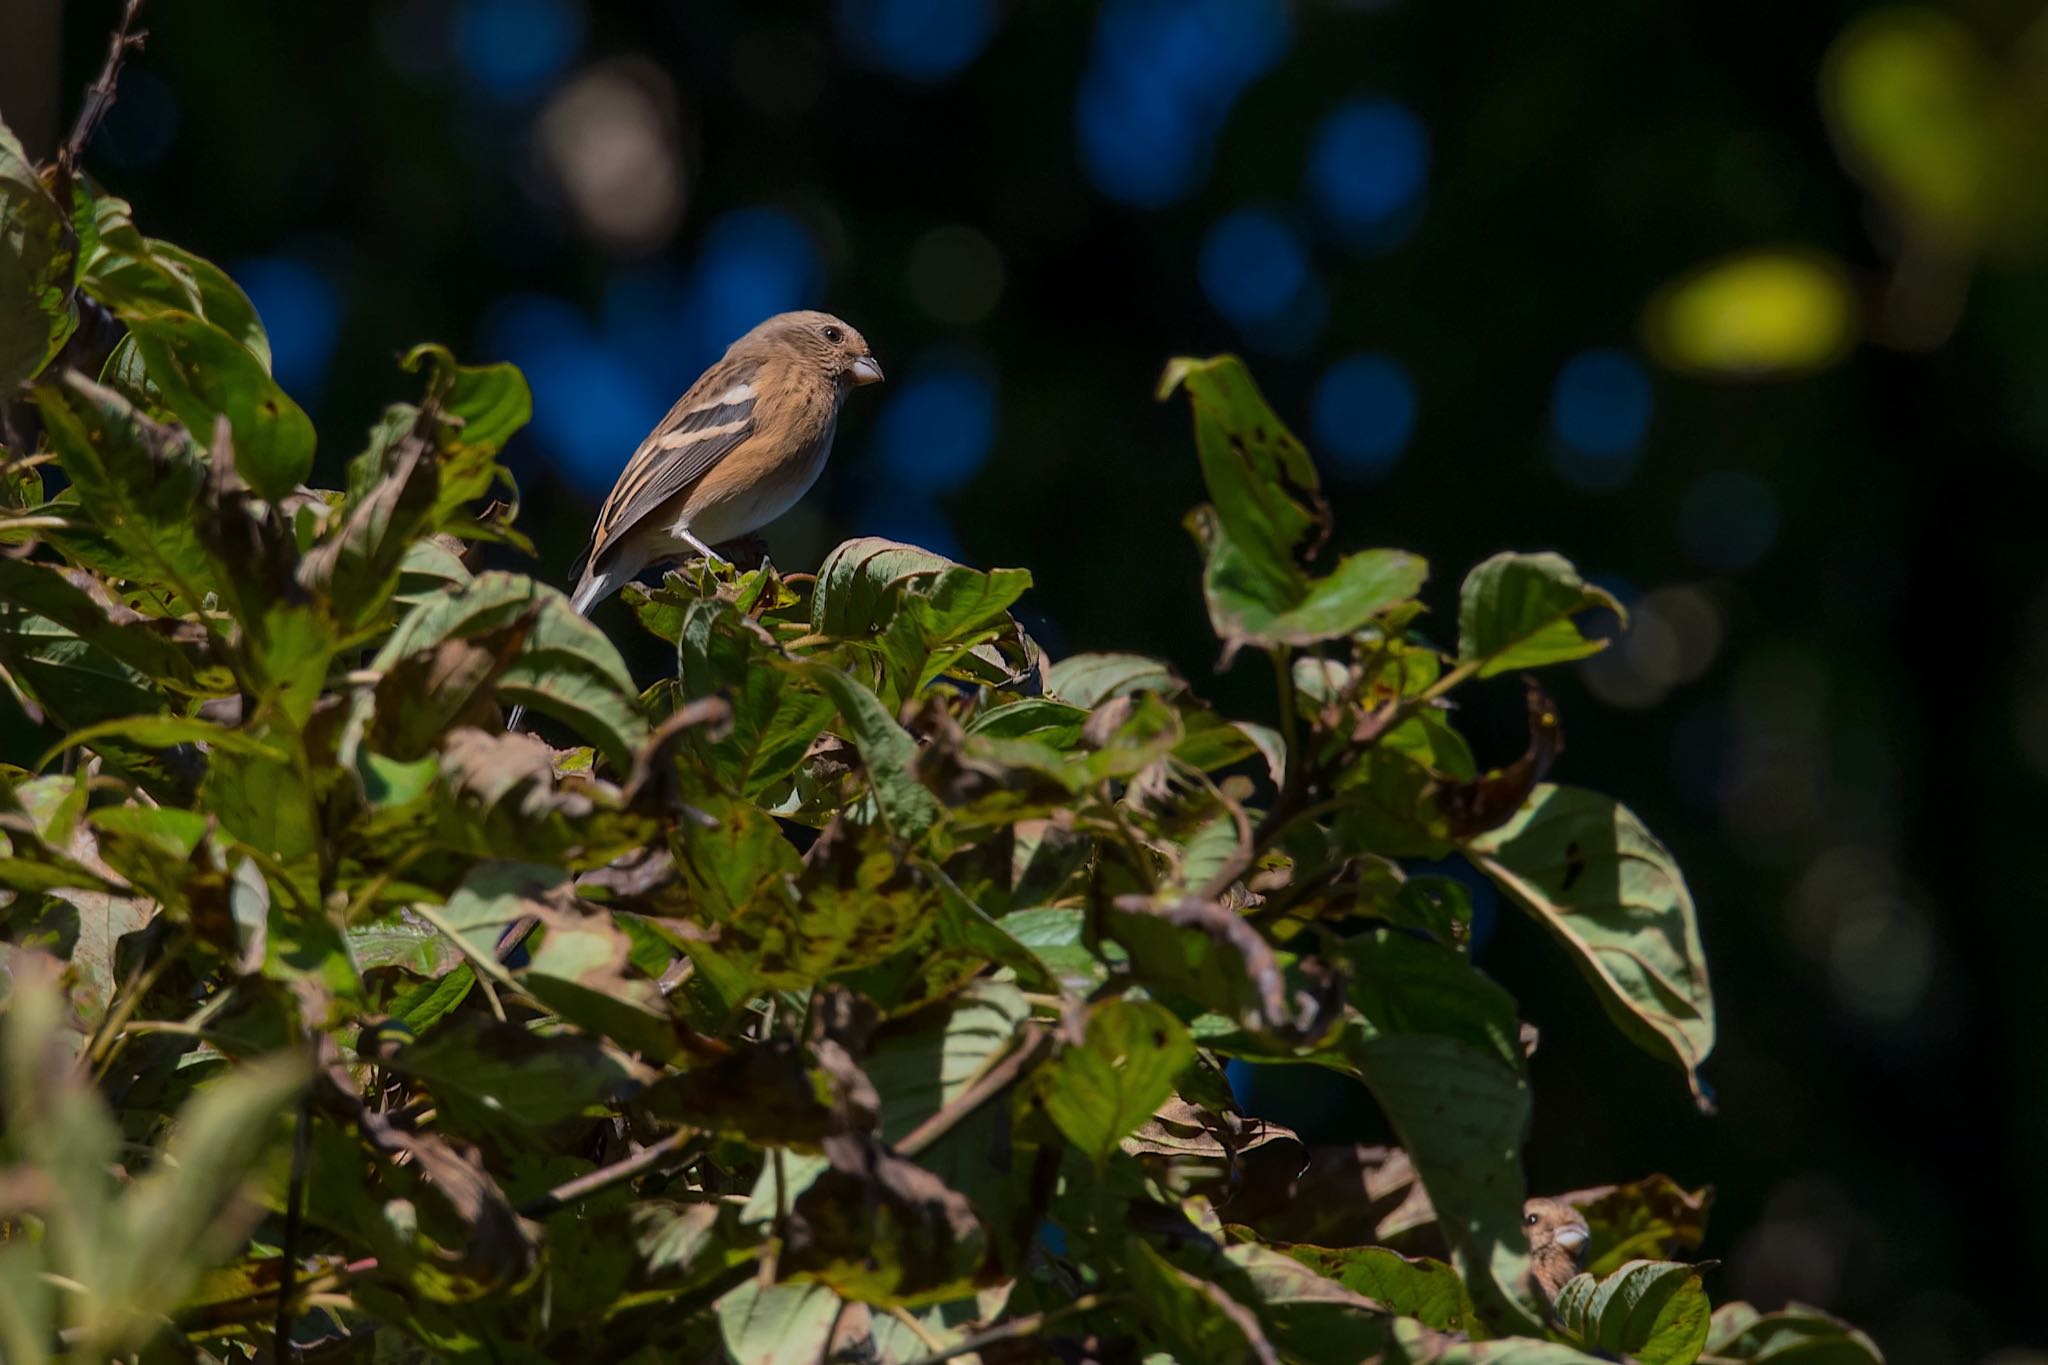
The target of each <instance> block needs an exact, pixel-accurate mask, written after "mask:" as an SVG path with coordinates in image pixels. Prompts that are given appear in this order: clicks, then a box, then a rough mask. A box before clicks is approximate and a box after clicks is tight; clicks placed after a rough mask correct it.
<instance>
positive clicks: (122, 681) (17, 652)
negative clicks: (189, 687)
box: [0, 610, 164, 757]
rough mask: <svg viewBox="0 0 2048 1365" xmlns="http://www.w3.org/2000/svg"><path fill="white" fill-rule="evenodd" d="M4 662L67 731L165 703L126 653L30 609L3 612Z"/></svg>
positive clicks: (0, 642) (0, 653)
mask: <svg viewBox="0 0 2048 1365" xmlns="http://www.w3.org/2000/svg"><path fill="white" fill-rule="evenodd" d="M0 665H5V667H6V669H7V672H8V674H9V675H10V676H11V677H12V678H13V680H14V683H15V685H16V686H17V687H19V688H20V689H21V690H22V691H23V692H24V693H26V694H27V695H28V696H29V697H31V698H33V699H34V700H35V701H36V702H37V703H39V704H40V705H41V706H42V708H43V709H44V710H45V711H46V712H48V713H49V715H50V717H51V719H53V720H55V721H56V722H57V723H58V724H59V725H60V726H62V727H64V728H65V729H67V730H76V729H84V728H87V727H90V726H96V725H98V724H100V723H102V722H106V721H111V720H114V719H116V718H119V717H125V716H135V715H139V714H144V713H149V712H155V711H159V710H161V709H162V708H163V706H164V696H163V694H162V693H161V692H159V691H158V690H157V688H156V687H155V685H154V684H153V683H152V682H151V681H150V679H149V678H148V677H147V676H145V675H144V674H142V673H140V672H138V671H136V670H135V669H134V668H132V667H130V666H129V665H128V664H127V663H125V662H123V661H122V658H121V656H120V655H117V654H114V653H111V652H108V651H106V650H102V649H100V648H99V647H98V646H96V645H94V644H93V643H92V642H90V641H88V640H84V639H81V638H79V637H78V636H76V635H74V634H72V633H71V632H70V631H68V630H66V629H65V628H64V627H62V626H60V625H58V624H57V623H56V622H55V621H51V620H49V619H47V618H45V617H42V616H37V615H33V614H30V613H27V612H20V611H12V610H8V611H0ZM109 756H110V757H112V756H113V753H112V752H111V751H110V752H109Z"/></svg>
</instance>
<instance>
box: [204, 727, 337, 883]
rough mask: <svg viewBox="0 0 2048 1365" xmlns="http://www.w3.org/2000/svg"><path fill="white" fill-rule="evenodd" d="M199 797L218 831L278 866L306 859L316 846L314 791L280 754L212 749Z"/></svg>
mask: <svg viewBox="0 0 2048 1365" xmlns="http://www.w3.org/2000/svg"><path fill="white" fill-rule="evenodd" d="M199 795H200V801H201V803H202V804H203V807H204V809H206V810H207V811H209V812H211V813H212V814H214V815H215V816H217V817H218V818H219V820H220V825H221V828H222V829H223V830H225V831H227V833H228V834H230V835H232V836H233V837H234V838H236V839H238V840H240V841H241V842H242V843H244V844H247V845H248V846H249V847H251V848H253V849H255V850H257V851H258V852H261V853H266V854H269V855H270V856H271V857H273V858H275V859H277V860H278V861H279V862H282V863H287V864H289V863H295V862H297V861H298V860H300V859H302V858H310V857H311V856H312V855H313V852H314V850H315V848H316V847H317V841H318V838H319V834H318V829H319V826H318V823H317V821H318V817H317V814H316V811H315V808H314V802H315V797H314V793H313V792H312V791H311V790H310V789H309V788H308V787H307V786H306V783H305V780H304V777H303V775H302V773H301V771H300V770H299V769H298V768H297V767H295V766H294V765H293V764H292V763H291V761H290V760H288V759H287V758H285V757H284V756H283V755H281V754H274V753H265V752H261V751H256V750H251V749H249V748H246V747H243V746H241V745H235V746H231V747H222V748H217V749H215V750H214V751H213V753H212V755H211V756H210V757H209V759H208V761H207V765H206V781H205V784H204V785H203V786H202V787H201V788H200V793H199Z"/></svg>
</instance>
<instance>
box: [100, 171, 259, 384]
mask: <svg viewBox="0 0 2048 1365" xmlns="http://www.w3.org/2000/svg"><path fill="white" fill-rule="evenodd" d="M72 197H73V201H74V211H73V214H72V221H73V224H74V226H76V227H77V229H78V236H79V242H80V245H81V248H82V250H81V253H80V262H79V271H78V285H79V288H81V289H83V290H84V291H85V292H86V293H87V294H90V295H91V296H92V297H93V298H95V299H98V300H99V301H100V302H101V303H103V304H105V305H106V306H107V307H108V308H110V309H112V310H113V311H114V313H115V314H116V315H118V316H122V317H125V316H126V315H127V314H128V313H129V312H130V311H137V312H148V311H150V310H152V309H161V308H173V309H177V310H179V311H181V312H186V313H201V314H203V312H204V309H205V307H206V301H205V297H204V295H203V294H202V292H201V290H200V287H199V281H198V280H197V279H196V278H194V277H193V275H192V273H191V272H190V271H189V270H188V269H186V267H185V265H184V263H183V261H182V260H180V259H179V257H180V256H182V255H183V253H175V254H174V253H170V252H163V251H160V250H159V249H158V248H159V247H160V246H161V245H162V244H161V243H158V242H155V241H152V240H150V239H149V238H147V237H144V236H143V235H142V233H141V231H140V230H138V229H137V228H136V226H135V219H134V215H133V210H132V209H131V208H130V206H129V204H128V201H127V200H125V199H122V198H120V197H118V196H116V195H112V194H108V193H107V192H106V191H105V190H104V189H103V188H101V187H100V186H99V185H97V184H94V183H92V182H91V181H90V180H89V179H87V178H86V177H83V176H81V177H80V178H79V180H78V181H77V183H75V184H74V186H73V189H72ZM266 364H267V357H266Z"/></svg>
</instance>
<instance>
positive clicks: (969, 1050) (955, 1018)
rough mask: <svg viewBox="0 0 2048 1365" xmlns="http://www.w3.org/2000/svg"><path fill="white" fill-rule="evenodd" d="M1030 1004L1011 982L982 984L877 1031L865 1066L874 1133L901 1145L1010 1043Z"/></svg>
mask: <svg viewBox="0 0 2048 1365" xmlns="http://www.w3.org/2000/svg"><path fill="white" fill-rule="evenodd" d="M1030 1017H1031V1007H1030V1006H1029V1005H1027V1004H1025V1002H1024V996H1023V994H1022V993H1021V992H1020V991H1018V989H1017V988H1016V987H1015V986H1011V985H1008V984H1005V983H1001V982H994V981H979V982H976V983H975V984H974V985H973V986H972V987H971V988H969V989H968V990H967V991H966V992H964V993H963V994H961V995H960V996H958V997H957V998H955V999H954V1000H952V1001H950V1002H947V1003H946V1004H943V1005H937V1006H933V1007H932V1008H930V1009H928V1010H924V1011H921V1012H919V1013H918V1014H916V1015H913V1016H911V1017H910V1018H907V1019H904V1020H902V1021H900V1022H898V1023H895V1024H892V1025H891V1026H889V1027H888V1028H886V1029H884V1030H882V1031H881V1032H879V1033H878V1034H876V1036H875V1039H874V1042H873V1044H872V1046H871V1048H870V1049H869V1055H868V1059H867V1061H866V1063H865V1065H864V1067H863V1070H865V1071H866V1072H867V1076H868V1080H869V1081H871V1082H872V1083H873V1084H874V1087H875V1092H876V1094H877V1095H879V1096H880V1097H881V1107H880V1111H879V1112H880V1120H879V1125H878V1131H879V1133H880V1135H881V1137H882V1140H883V1141H885V1142H889V1143H895V1142H900V1141H902V1139H903V1138H904V1137H905V1136H906V1135H907V1134H909V1133H910V1132H911V1131H912V1130H913V1129H915V1128H916V1127H917V1126H918V1125H919V1124H920V1123H923V1122H924V1121H925V1120H926V1119H928V1118H930V1117H931V1116H932V1115H933V1114H936V1113H938V1112H939V1110H941V1109H943V1108H944V1107H945V1106H946V1105H947V1104H948V1103H949V1102H950V1101H952V1100H954V1099H956V1098H958V1096H959V1095H960V1094H961V1092H963V1091H964V1090H966V1088H967V1087H968V1086H969V1085H970V1084H972V1083H973V1081H974V1079H975V1078H976V1077H977V1076H979V1075H981V1073H982V1072H983V1071H984V1070H986V1069H987V1068H988V1066H989V1065H990V1064H991V1063H992V1062H993V1061H994V1060H995V1059H996V1058H997V1057H998V1056H1000V1055H1002V1054H1003V1053H1005V1052H1007V1051H1008V1050H1009V1049H1010V1047H1011V1046H1012V1045H1013V1044H1014V1043H1015V1041H1016V1038H1017V1031H1018V1029H1019V1028H1021V1027H1022V1026H1023V1024H1024V1022H1025V1021H1026V1020H1027V1019H1029V1018H1030Z"/></svg>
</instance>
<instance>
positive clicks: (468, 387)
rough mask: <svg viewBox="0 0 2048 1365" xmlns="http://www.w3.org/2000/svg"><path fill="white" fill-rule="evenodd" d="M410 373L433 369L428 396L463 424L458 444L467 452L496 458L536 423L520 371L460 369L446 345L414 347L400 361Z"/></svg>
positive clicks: (530, 396) (477, 367)
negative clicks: (499, 452)
mask: <svg viewBox="0 0 2048 1365" xmlns="http://www.w3.org/2000/svg"><path fill="white" fill-rule="evenodd" d="M399 363H400V364H402V365H403V366H404V367H405V368H406V369H407V370H411V371H417V370H419V369H420V367H421V366H422V365H426V366H429V367H430V368H431V373H430V376H429V379H428V396H429V397H430V398H432V399H434V400H436V401H437V402H438V403H439V404H440V407H441V411H442V412H443V413H444V414H445V415H446V416H448V417H450V418H452V419H454V421H455V422H456V423H457V424H458V425H457V430H456V434H455V436H454V438H453V443H454V444H455V445H456V446H457V447H459V448H460V449H462V450H464V451H479V452H483V453H485V454H496V453H497V452H498V451H499V450H502V449H503V448H504V445H505V442H506V441H508V440H510V439H511V438H512V436H513V433H515V432H517V431H518V430H519V429H520V428H521V427H523V426H525V425H526V424H527V423H528V422H530V421H532V420H533V390H532V389H530V388H529V387H528V386H527V383H526V376H525V375H523V374H521V373H519V369H518V367H517V366H514V365H508V364H504V363H502V362H500V363H498V364H495V365H458V364H456V362H455V356H454V354H453V353H451V352H450V351H449V349H448V348H447V347H446V346H440V345H436V344H434V343H431V342H429V343H428V344H426V345H423V346H415V347H413V348H412V350H410V351H408V352H407V353H406V355H405V358H404V359H403V360H402V361H400V362H399Z"/></svg>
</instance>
